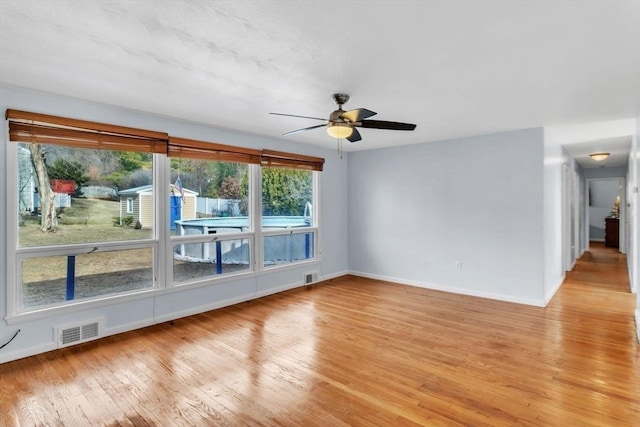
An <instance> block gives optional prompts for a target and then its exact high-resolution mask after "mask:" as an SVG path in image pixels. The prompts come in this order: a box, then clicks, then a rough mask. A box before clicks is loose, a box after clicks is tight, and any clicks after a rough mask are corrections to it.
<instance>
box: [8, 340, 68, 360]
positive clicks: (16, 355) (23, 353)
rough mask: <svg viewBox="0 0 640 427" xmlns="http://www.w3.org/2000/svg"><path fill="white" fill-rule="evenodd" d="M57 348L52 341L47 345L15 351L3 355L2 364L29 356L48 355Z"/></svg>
mask: <svg viewBox="0 0 640 427" xmlns="http://www.w3.org/2000/svg"><path fill="white" fill-rule="evenodd" d="M57 348H58V347H57V346H56V343H55V341H51V342H50V343H47V344H41V345H37V346H34V347H29V348H23V349H20V350H18V351H14V352H13V353H2V354H0V363H6V362H11V361H12V360H18V359H22V358H25V357H29V356H35V355H36V354H40V353H46V352H48V351H51V350H56V349H57Z"/></svg>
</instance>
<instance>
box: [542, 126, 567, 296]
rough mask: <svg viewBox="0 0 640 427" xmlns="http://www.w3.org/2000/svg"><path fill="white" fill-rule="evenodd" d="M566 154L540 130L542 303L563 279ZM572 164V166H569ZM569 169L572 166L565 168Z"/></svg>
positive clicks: (546, 133)
mask: <svg viewBox="0 0 640 427" xmlns="http://www.w3.org/2000/svg"><path fill="white" fill-rule="evenodd" d="M567 156H568V155H567V154H566V152H565V151H564V149H563V148H562V147H561V146H560V145H559V144H558V143H556V141H555V140H554V138H553V137H552V135H550V134H549V132H546V131H545V132H544V166H543V167H544V172H543V173H544V181H543V213H542V215H543V223H544V238H543V250H542V252H543V257H544V303H545V304H546V303H547V302H549V301H550V300H551V297H553V295H554V294H555V292H556V291H557V290H558V288H559V287H560V285H561V284H562V281H563V280H564V270H565V269H564V260H563V254H564V252H563V251H564V248H563V243H564V242H563V236H564V234H563V233H564V229H563V226H564V221H565V218H564V217H563V202H564V198H565V197H569V196H570V195H567V194H563V193H564V188H563V169H564V168H565V164H567ZM572 166H573V165H572ZM567 169H568V170H569V171H570V172H572V171H573V169H574V168H573V167H568V168H567Z"/></svg>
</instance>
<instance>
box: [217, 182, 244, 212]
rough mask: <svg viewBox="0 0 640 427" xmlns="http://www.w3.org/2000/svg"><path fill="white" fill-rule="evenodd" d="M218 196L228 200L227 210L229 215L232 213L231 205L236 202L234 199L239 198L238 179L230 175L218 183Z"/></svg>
mask: <svg viewBox="0 0 640 427" xmlns="http://www.w3.org/2000/svg"><path fill="white" fill-rule="evenodd" d="M218 196H219V197H220V198H222V199H227V200H229V203H228V205H227V211H228V212H229V215H230V216H231V215H233V206H234V205H235V204H236V202H235V200H238V199H239V198H240V183H239V182H238V180H237V179H236V178H233V177H231V176H228V177H226V178H225V179H224V181H222V184H221V185H220V190H218Z"/></svg>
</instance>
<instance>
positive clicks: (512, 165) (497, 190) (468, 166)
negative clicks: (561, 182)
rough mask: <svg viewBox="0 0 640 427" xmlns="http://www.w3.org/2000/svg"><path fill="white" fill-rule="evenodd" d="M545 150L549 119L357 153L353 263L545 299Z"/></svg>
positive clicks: (452, 288)
mask: <svg viewBox="0 0 640 427" xmlns="http://www.w3.org/2000/svg"><path fill="white" fill-rule="evenodd" d="M544 158H545V153H544V133H543V130H542V129H541V128H536V129H527V130H521V131H515V132H506V133H500V134H493V135H485V136H477V137H470V138H462V139H456V140H449V141H439V142H432V143H425V144H418V145H410V146H401V147H397V148H389V149H381V150H370V151H362V152H355V153H350V156H349V169H348V176H349V179H348V182H349V227H348V233H349V253H350V258H349V268H350V270H351V272H352V273H353V274H357V275H361V276H365V277H372V278H378V279H383V280H392V281H395V282H399V283H406V284H411V285H416V286H422V287H427V288H432V289H440V290H444V291H448V292H456V293H464V294H469V295H476V296H481V297H488V298H495V299H501V300H506V301H513V302H518V303H524V304H530V305H538V306H543V305H544V304H545V286H544V284H545V280H546V279H545V256H544V242H543V239H544V236H545V232H544V227H545V224H544V216H545V214H544V208H543V198H544V194H543V191H544V188H545V185H544V184H543V181H544V180H545V178H544V169H543V163H544ZM550 185H551V184H550ZM554 203H555V202H554Z"/></svg>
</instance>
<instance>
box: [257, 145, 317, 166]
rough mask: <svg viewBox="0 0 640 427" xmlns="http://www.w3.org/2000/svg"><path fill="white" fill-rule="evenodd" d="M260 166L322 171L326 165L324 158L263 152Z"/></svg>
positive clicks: (270, 151) (269, 151) (279, 152)
mask: <svg viewBox="0 0 640 427" xmlns="http://www.w3.org/2000/svg"><path fill="white" fill-rule="evenodd" d="M260 164H261V165H262V166H263V167H271V168H293V169H305V170H314V171H321V170H322V167H323V165H324V159H323V158H322V157H312V156H305V155H302V154H292V153H285V152H282V151H273V150H262V156H261V159H260Z"/></svg>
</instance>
